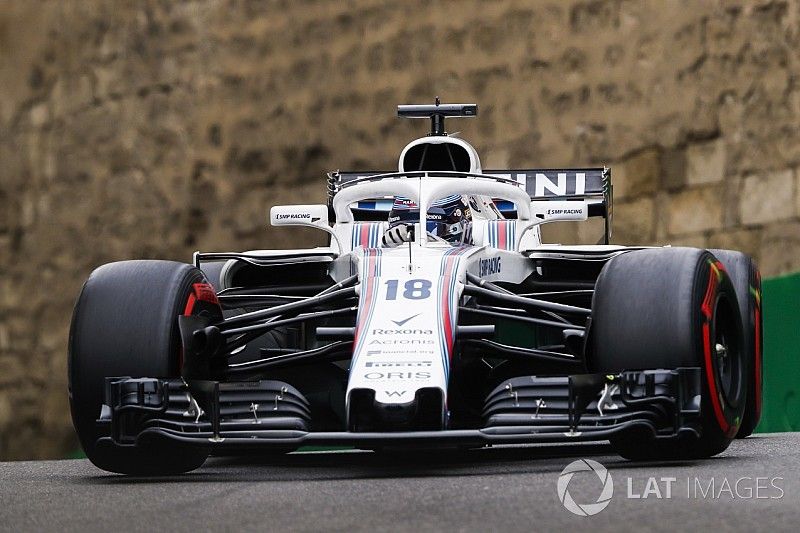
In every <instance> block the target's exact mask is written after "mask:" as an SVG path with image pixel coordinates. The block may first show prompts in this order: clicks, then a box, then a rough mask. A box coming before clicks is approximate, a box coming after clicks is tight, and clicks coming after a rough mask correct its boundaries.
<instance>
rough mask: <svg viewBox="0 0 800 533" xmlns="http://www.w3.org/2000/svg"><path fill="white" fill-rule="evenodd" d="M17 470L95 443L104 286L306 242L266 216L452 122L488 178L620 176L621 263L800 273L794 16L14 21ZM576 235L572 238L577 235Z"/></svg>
mask: <svg viewBox="0 0 800 533" xmlns="http://www.w3.org/2000/svg"><path fill="white" fill-rule="evenodd" d="M0 7H1V9H0V458H23V457H56V456H59V455H61V454H63V453H64V452H65V451H67V450H69V449H71V448H73V447H74V446H75V445H76V441H75V438H74V436H73V434H72V429H71V424H70V421H69V414H68V406H67V396H66V338H67V333H68V325H69V318H70V314H71V310H72V305H73V302H74V299H75V297H76V295H77V293H78V291H79V289H80V286H81V283H82V281H83V280H84V279H85V278H86V276H87V275H88V274H89V272H90V271H91V270H92V269H93V268H94V267H96V266H98V265H100V264H102V263H105V262H108V261H114V260H120V259H127V258H153V257H160V258H170V259H180V260H188V259H189V258H190V257H191V252H192V251H194V250H195V249H203V250H238V249H249V248H259V247H272V246H287V245H293V244H296V243H298V242H308V243H311V242H312V241H313V239H314V237H313V236H312V235H310V234H309V233H307V232H304V231H301V230H298V231H289V230H285V229H282V230H272V229H270V228H269V227H267V224H266V222H267V212H268V208H269V206H271V205H273V204H276V203H284V202H314V201H322V200H323V199H324V183H323V179H322V178H323V175H324V172H325V171H326V170H330V169H336V168H342V169H367V168H387V169H389V168H392V167H393V166H394V165H395V164H396V158H397V155H398V153H399V150H400V149H401V148H402V146H403V145H404V143H405V142H407V141H408V140H409V139H411V138H413V137H414V136H416V135H418V134H420V132H421V131H423V128H424V126H423V124H422V123H419V122H415V121H400V120H398V119H397V118H395V116H394V115H395V113H394V106H395V104H398V103H414V102H429V101H431V100H432V98H433V96H434V95H440V96H441V97H442V99H443V100H444V101H450V102H452V101H465V102H477V103H478V104H479V105H480V114H479V117H478V118H477V119H473V120H463V121H459V122H458V123H455V122H453V123H451V127H453V128H457V129H460V130H461V131H462V135H463V136H464V137H465V138H467V139H469V140H470V141H472V142H473V143H474V144H475V145H476V147H477V148H478V149H479V151H480V153H481V154H482V157H483V162H484V166H486V167H487V168H488V167H494V168H496V167H504V166H509V167H525V166H561V165H564V166H567V165H596V164H607V165H610V166H611V167H612V168H613V172H614V179H615V190H616V204H615V207H616V211H615V217H616V220H615V222H616V227H615V239H614V240H615V241H616V242H619V243H667V242H672V243H676V244H685V245H691V246H703V247H727V248H738V249H742V250H744V251H746V252H748V253H751V254H753V255H754V256H755V257H756V258H757V260H758V261H759V263H760V265H761V268H762V270H763V272H764V274H765V275H775V274H780V273H784V272H789V271H793V270H797V269H800V186H799V185H800V183H798V181H800V172H798V166H799V165H800V15H798V10H799V9H800V7H799V6H798V3H797V2H796V1H765V0H729V1H718V0H671V1H668V2H665V1H662V0H651V1H644V2H641V1H638V0H636V1H632V0H631V1H628V0H565V1H556V0H546V1H537V2H530V1H514V0H496V1H485V2H479V1H475V0H463V1H455V0H438V1H425V0H408V1H404V2H385V1H378V0H349V1H343V2H331V1H323V0H317V1H314V0H292V1H289V0H267V1H263V2H261V1H253V0H236V1H234V0H230V1H228V0H186V1H175V2H169V1H156V0H152V1H141V2H140V1H133V0H129V1H112V0H82V1H79V0H43V1H41V2H21V1H11V0H7V1H2V2H0ZM579 231H580V230H579V229H568V230H565V231H564V232H563V234H562V235H561V237H563V238H564V239H565V240H570V239H578V238H581V237H583V234H582V233H579Z"/></svg>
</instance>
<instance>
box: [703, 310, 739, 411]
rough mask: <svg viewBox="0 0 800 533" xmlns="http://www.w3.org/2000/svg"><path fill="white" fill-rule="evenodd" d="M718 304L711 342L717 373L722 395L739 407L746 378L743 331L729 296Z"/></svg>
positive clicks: (730, 403)
mask: <svg viewBox="0 0 800 533" xmlns="http://www.w3.org/2000/svg"><path fill="white" fill-rule="evenodd" d="M716 307H717V308H716V312H715V313H714V327H713V331H714V337H713V340H712V344H711V348H712V355H713V357H712V360H713V363H714V373H715V374H716V379H717V383H718V384H719V394H720V396H721V397H722V399H723V400H724V401H725V403H727V404H728V405H731V406H733V407H736V406H738V404H739V401H740V396H741V388H742V379H743V365H742V342H741V340H742V339H741V332H740V331H739V330H738V328H737V323H736V320H735V316H734V314H733V313H734V312H735V311H734V310H733V308H732V306H731V304H730V302H729V300H728V298H726V297H725V296H721V297H720V298H719V300H718V301H717V306H716Z"/></svg>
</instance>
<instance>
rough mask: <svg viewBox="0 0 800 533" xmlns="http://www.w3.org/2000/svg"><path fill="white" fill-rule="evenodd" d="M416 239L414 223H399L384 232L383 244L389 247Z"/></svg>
mask: <svg viewBox="0 0 800 533" xmlns="http://www.w3.org/2000/svg"><path fill="white" fill-rule="evenodd" d="M413 240H414V226H413V224H408V225H406V224H398V225H397V226H394V227H392V228H389V229H387V230H386V231H385V232H384V233H383V245H384V246H386V247H387V248H394V247H396V246H400V245H401V244H403V243H406V242H409V241H413Z"/></svg>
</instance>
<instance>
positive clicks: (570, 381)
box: [98, 368, 701, 452]
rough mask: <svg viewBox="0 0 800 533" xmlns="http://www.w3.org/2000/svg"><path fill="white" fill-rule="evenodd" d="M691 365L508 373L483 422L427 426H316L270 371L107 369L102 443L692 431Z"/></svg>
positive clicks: (235, 443) (458, 441)
mask: <svg viewBox="0 0 800 533" xmlns="http://www.w3.org/2000/svg"><path fill="white" fill-rule="evenodd" d="M700 376H701V372H700V369H699V368H679V369H676V370H648V371H635V372H623V373H621V374H619V375H616V376H603V375H593V374H589V375H586V374H584V375H574V376H563V377H547V378H540V377H536V376H527V377H521V378H514V379H513V380H509V381H508V382H505V383H504V384H501V385H500V386H499V387H497V388H496V389H495V391H494V392H492V393H491V394H490V395H489V397H488V398H487V401H486V407H485V410H484V422H483V425H482V426H481V427H475V428H460V429H445V430H432V431H390V430H389V431H382V432H352V431H314V430H313V425H314V424H313V420H312V419H311V416H310V410H309V405H308V402H307V401H306V400H305V398H303V396H302V394H301V393H300V392H299V391H298V390H297V389H295V388H293V387H292V386H290V385H288V384H286V383H282V382H278V381H254V382H216V381H204V382H195V383H192V387H191V390H192V392H190V387H189V385H187V383H186V382H185V381H183V380H182V379H172V380H163V379H154V378H124V377H123V378H107V380H106V389H105V396H106V398H105V405H104V407H103V411H102V414H101V417H100V419H99V420H98V423H99V424H101V425H102V426H103V427H105V429H106V432H105V433H106V435H108V436H106V437H102V438H101V439H100V440H99V442H98V445H101V446H124V447H130V446H143V447H146V446H147V445H148V444H149V443H152V442H154V441H158V440H170V441H176V442H181V443H185V444H189V445H196V446H201V447H207V448H211V449H212V450H218V451H233V450H252V451H258V450H263V451H265V452H268V451H269V450H271V449H272V450H282V451H286V450H287V449H296V448H298V447H300V446H305V445H329V446H342V445H344V446H353V447H356V448H365V449H376V448H382V447H406V446H408V447H420V446H421V447H451V446H453V447H456V446H457V447H481V446H486V445H492V444H521V443H536V442H539V443H552V442H575V441H599V440H607V439H609V438H611V437H612V436H614V435H619V434H624V433H627V432H641V433H646V434H650V435H652V436H653V437H654V438H662V439H674V438H676V437H688V438H692V437H697V436H699V429H698V428H699V423H698V417H699V414H700V405H699V396H700V387H701V382H700Z"/></svg>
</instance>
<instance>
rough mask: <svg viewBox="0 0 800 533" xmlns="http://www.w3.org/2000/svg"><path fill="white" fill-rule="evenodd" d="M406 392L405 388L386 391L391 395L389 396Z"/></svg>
mask: <svg viewBox="0 0 800 533" xmlns="http://www.w3.org/2000/svg"><path fill="white" fill-rule="evenodd" d="M405 393H406V391H404V390H392V391H386V396H389V397H392V396H397V397H400V396H402V395H403V394H405Z"/></svg>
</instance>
